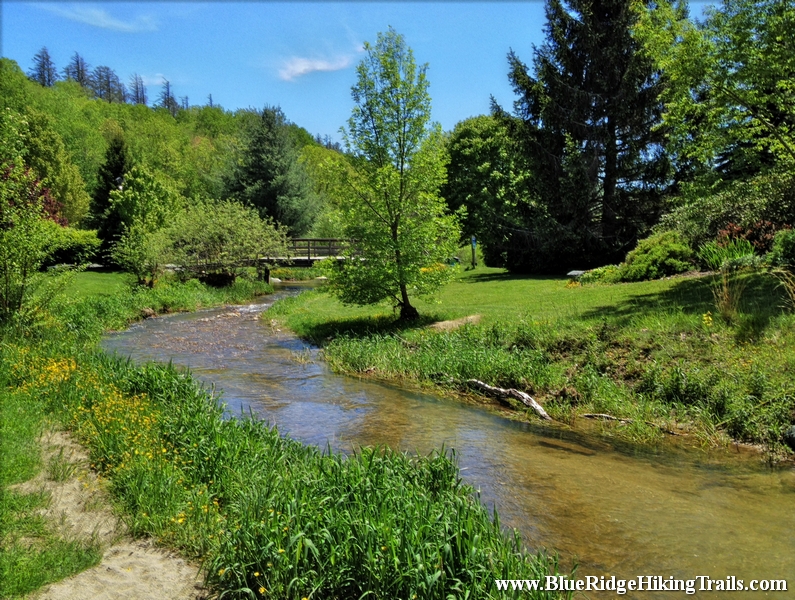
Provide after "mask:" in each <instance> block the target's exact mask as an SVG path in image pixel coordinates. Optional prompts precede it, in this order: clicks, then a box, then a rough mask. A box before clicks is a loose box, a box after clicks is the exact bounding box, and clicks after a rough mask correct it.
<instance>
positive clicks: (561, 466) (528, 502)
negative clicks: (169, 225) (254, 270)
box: [103, 286, 795, 598]
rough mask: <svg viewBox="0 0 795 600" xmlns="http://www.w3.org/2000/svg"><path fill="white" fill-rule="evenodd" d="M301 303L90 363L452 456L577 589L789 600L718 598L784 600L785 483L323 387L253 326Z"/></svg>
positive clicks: (698, 460)
mask: <svg viewBox="0 0 795 600" xmlns="http://www.w3.org/2000/svg"><path fill="white" fill-rule="evenodd" d="M300 289H301V288H300V286H285V287H283V288H282V290H281V291H279V292H277V294H275V295H274V296H270V297H268V298H267V299H266V300H264V301H263V303H261V304H254V305H251V306H244V307H226V308H223V309H215V310H209V311H200V312H196V313H189V314H178V315H170V316H167V317H161V318H156V319H149V320H147V321H143V322H142V323H139V324H136V325H134V326H133V327H131V328H130V329H129V330H127V331H125V332H121V333H117V334H112V335H110V336H108V337H107V338H106V339H105V340H104V342H103V347H104V348H105V349H106V350H108V351H111V352H114V351H115V352H118V353H119V354H120V355H124V356H131V357H132V359H133V360H134V361H135V362H145V361H160V362H166V361H169V360H171V361H173V362H174V363H175V364H177V365H185V366H188V367H190V369H191V370H192V371H193V373H194V375H195V376H197V377H198V378H199V379H201V380H203V381H206V382H208V383H212V384H214V385H215V386H216V387H217V388H219V389H221V390H223V398H224V401H225V402H226V404H227V405H228V408H229V411H230V413H231V414H240V412H241V411H245V412H248V411H249V410H250V411H252V412H253V413H254V414H256V415H258V416H259V417H261V418H263V419H265V420H267V421H269V422H270V423H271V424H275V425H277V426H278V427H279V430H280V431H282V432H283V433H287V434H289V435H290V436H291V437H293V438H295V439H298V440H301V441H303V442H305V443H308V444H315V445H318V446H321V447H324V448H325V447H326V446H327V445H330V446H331V447H332V448H334V449H339V450H350V449H351V448H352V447H356V446H364V445H375V444H387V445H389V446H391V447H393V448H399V449H402V450H407V451H411V452H420V453H427V452H430V451H431V450H432V449H434V448H439V447H441V446H442V445H444V446H445V447H446V448H452V449H455V452H456V455H457V458H458V463H459V465H460V467H461V469H462V471H463V476H464V478H465V479H466V480H467V481H468V482H469V483H471V484H472V485H473V486H475V487H476V488H477V489H478V490H480V493H481V499H482V501H483V502H484V503H486V505H488V506H489V507H492V506H495V507H496V508H497V510H498V512H499V514H500V518H501V521H502V522H503V524H505V525H509V526H511V527H516V528H518V529H519V530H520V531H521V532H522V535H523V537H524V539H525V541H526V543H527V545H528V546H529V547H531V548H540V547H546V548H548V549H551V550H554V551H557V552H558V553H559V554H560V556H561V559H562V562H563V564H564V565H565V566H570V565H571V564H573V563H574V562H576V563H577V564H578V565H579V566H578V575H579V576H585V575H616V576H617V577H621V578H627V579H630V578H636V577H637V576H639V575H660V576H663V577H665V578H666V579H667V578H668V577H669V576H674V577H675V578H677V579H693V578H694V577H696V576H700V575H706V576H709V577H710V578H712V579H725V578H726V577H727V576H735V577H737V578H738V579H743V580H745V581H746V582H747V581H749V580H752V579H758V580H761V579H787V580H788V585H789V590H790V591H789V592H777V593H764V592H756V593H751V592H737V593H734V594H732V597H734V598H742V597H749V598H764V597H771V598H773V597H774V598H787V597H793V598H795V470H793V469H792V468H791V467H785V468H769V467H767V466H765V465H764V463H763V462H762V460H761V458H760V457H759V456H758V455H756V454H753V453H747V452H739V451H737V450H733V451H721V452H710V453H707V452H702V451H697V450H689V449H685V448H676V447H665V448H664V449H657V450H649V449H645V448H639V447H637V446H634V445H630V444H622V443H616V442H610V443H608V442H607V441H606V440H605V439H603V438H600V437H599V436H597V435H593V434H588V433H587V432H572V431H568V430H561V429H556V428H549V427H543V426H540V425H534V424H528V423H519V422H516V421H512V420H510V419H508V418H505V417H502V416H500V415H497V414H491V413H489V412H487V411H485V410H483V409H479V408H477V407H474V406H468V405H466V404H463V403H461V402H457V401H455V400H449V399H445V398H439V397H436V396H433V395H429V394H420V393H415V392H412V391H407V390H404V389H400V388H397V387H394V386H389V385H383V384H378V383H374V382H371V381H367V380H360V379H356V378H351V377H345V376H341V375H336V374H334V373H331V372H330V371H329V370H328V368H327V367H326V366H325V365H324V364H323V362H322V360H320V359H319V358H318V356H317V351H316V350H315V349H311V348H308V347H307V346H306V344H305V343H303V342H302V341H300V340H298V339H297V338H296V337H295V336H293V335H291V334H290V333H288V332H286V331H280V330H278V329H276V328H274V327H273V326H272V325H271V324H270V322H269V321H268V320H267V319H265V320H263V319H260V318H259V317H260V315H259V313H260V312H261V311H262V310H264V309H265V308H266V307H267V306H269V305H270V304H271V303H272V302H273V301H274V300H275V299H277V298H278V297H281V296H283V295H286V294H294V293H297V290H300ZM633 594H634V595H633ZM599 595H604V594H594V596H599ZM720 595H722V594H719V593H708V592H698V593H697V596H696V597H699V598H702V597H704V598H706V597H719V596H720ZM627 597H633V598H644V597H649V598H662V597H669V598H673V597H676V598H679V597H685V594H684V593H682V592H676V593H673V594H671V593H640V592H630V593H628V594H627Z"/></svg>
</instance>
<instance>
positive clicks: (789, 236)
mask: <svg viewBox="0 0 795 600" xmlns="http://www.w3.org/2000/svg"><path fill="white" fill-rule="evenodd" d="M767 259H768V262H770V264H772V265H774V266H777V267H789V268H790V269H793V268H795V230H792V229H782V230H781V231H779V232H778V233H776V237H775V238H774V239H773V248H772V249H771V250H770V253H769V254H768V255H767Z"/></svg>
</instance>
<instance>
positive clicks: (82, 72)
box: [63, 52, 91, 88]
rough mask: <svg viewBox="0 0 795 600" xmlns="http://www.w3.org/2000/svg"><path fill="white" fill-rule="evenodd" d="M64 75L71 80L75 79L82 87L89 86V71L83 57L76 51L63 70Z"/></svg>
mask: <svg viewBox="0 0 795 600" xmlns="http://www.w3.org/2000/svg"><path fill="white" fill-rule="evenodd" d="M63 74H64V77H65V78H66V79H68V80H71V81H76V82H77V83H79V84H80V85H81V86H83V87H84V88H90V87H91V71H90V70H89V65H88V63H87V62H86V61H85V59H84V58H83V57H82V56H80V55H79V54H78V53H77V52H75V53H74V56H72V60H70V61H69V64H68V65H66V67H65V68H64V70H63Z"/></svg>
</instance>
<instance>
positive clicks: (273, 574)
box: [15, 354, 558, 599]
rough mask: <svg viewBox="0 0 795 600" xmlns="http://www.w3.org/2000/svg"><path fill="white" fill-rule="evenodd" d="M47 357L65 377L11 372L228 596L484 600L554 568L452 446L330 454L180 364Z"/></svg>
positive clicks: (137, 511) (135, 513)
mask: <svg viewBox="0 0 795 600" xmlns="http://www.w3.org/2000/svg"><path fill="white" fill-rule="evenodd" d="M48 366H49V367H52V368H50V369H49V371H48V372H53V373H55V372H57V373H58V374H59V375H58V377H57V378H56V377H52V378H50V379H48V380H46V381H41V382H37V380H35V372H36V371H38V369H33V370H29V371H27V372H26V371H25V370H24V369H23V370H21V371H20V373H19V374H18V376H17V379H16V381H15V383H16V384H17V385H18V386H20V387H23V388H24V387H25V386H26V385H27V386H30V387H29V388H28V389H30V390H32V389H33V386H35V388H36V393H37V394H38V395H39V396H40V397H42V398H44V399H45V402H47V403H48V407H49V409H50V410H51V411H53V412H54V413H56V414H58V415H60V417H61V419H63V420H64V421H65V422H66V423H68V424H69V426H70V427H71V428H72V429H73V431H75V432H76V434H77V435H78V437H79V439H80V440H81V441H82V442H83V443H84V444H86V445H87V447H88V448H89V449H90V456H91V461H92V464H93V466H94V468H96V469H98V470H99V471H100V472H102V473H103V474H105V475H106V476H107V477H108V478H109V480H110V481H111V484H112V487H113V491H114V493H115V494H116V495H117V497H118V498H119V500H120V502H121V504H122V506H123V507H124V509H125V514H126V515H127V517H126V518H127V520H128V523H129V525H130V528H131V530H132V531H133V532H135V533H138V534H150V535H154V536H156V537H158V538H159V539H161V540H162V541H164V542H166V543H169V544H171V545H174V546H177V547H180V548H182V549H184V550H185V551H186V552H187V553H188V554H191V555H194V556H198V557H202V558H203V559H204V565H205V569H206V572H207V581H208V583H209V584H210V585H211V586H212V587H213V588H215V589H216V590H218V591H219V592H223V593H225V594H226V597H239V598H271V597H273V598H285V597H287V598H304V597H305V598H354V597H355V598H358V597H363V596H369V597H373V598H413V597H416V598H440V599H441V598H448V597H449V596H450V595H451V594H452V595H455V596H461V597H469V598H488V597H493V596H494V595H495V594H496V591H495V590H494V589H493V587H494V582H493V580H494V579H495V578H501V579H502V578H523V579H535V578H540V577H543V576H545V575H546V574H548V573H550V574H551V573H554V572H555V569H556V565H555V562H554V560H552V559H550V558H548V557H546V556H544V555H535V554H529V553H528V552H527V551H526V550H524V549H523V547H522V545H521V541H520V540H519V539H518V537H517V536H516V535H515V534H511V535H506V534H505V533H504V532H503V531H502V529H501V526H500V523H499V519H498V518H496V516H495V518H492V516H491V515H490V514H489V512H488V511H487V510H486V509H485V507H484V506H483V505H482V504H480V502H479V501H478V498H477V495H476V494H475V492H474V490H473V489H472V488H471V487H469V486H467V485H465V484H464V483H463V482H462V481H461V479H460V476H459V473H458V469H457V467H456V465H455V462H454V459H453V458H452V457H450V456H447V455H445V453H444V452H443V451H440V452H437V453H434V454H432V455H429V456H420V457H416V456H409V455H407V454H402V453H397V452H393V451H391V450H389V449H388V448H368V449H363V450H362V451H360V452H358V453H355V454H351V455H347V456H345V455H342V454H336V453H332V452H322V451H321V450H319V449H317V448H314V447H309V446H305V445H303V444H300V443H299V442H296V441H293V440H290V439H289V438H286V437H283V436H281V435H280V434H279V432H278V431H277V430H276V429H275V428H271V427H268V426H266V425H265V424H263V423H262V422H260V421H258V420H256V419H254V418H252V417H250V416H241V417H240V418H238V419H227V418H224V409H223V406H222V405H221V404H220V403H219V402H218V399H217V398H214V397H212V395H211V394H209V393H208V392H207V390H204V389H202V388H201V387H200V386H199V385H198V384H197V383H196V382H194V381H193V380H192V379H191V377H190V376H189V375H188V374H186V373H184V372H178V371H176V370H174V369H173V368H171V367H169V366H158V365H148V366H144V367H136V366H134V365H132V364H130V363H129V362H125V361H121V360H119V359H117V358H111V357H108V356H106V355H103V354H92V355H90V356H87V357H85V358H83V359H81V360H80V361H74V362H62V363H59V364H58V365H57V366H54V363H48V364H47V365H46V366H45V370H47V368H48ZM536 597H538V598H547V597H549V598H552V597H558V596H557V594H552V593H550V594H542V593H539V594H538V595H537V596H536Z"/></svg>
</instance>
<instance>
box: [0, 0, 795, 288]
mask: <svg viewBox="0 0 795 600" xmlns="http://www.w3.org/2000/svg"><path fill="white" fill-rule="evenodd" d="M546 13H547V24H546V27H545V35H546V39H545V42H544V43H543V44H541V45H540V46H538V47H536V48H535V51H534V53H533V55H532V56H524V57H520V56H518V55H517V54H516V53H514V52H513V51H512V50H510V49H508V48H506V52H508V60H507V66H506V77H507V78H508V79H509V81H510V82H511V84H512V86H513V87H514V89H515V91H516V94H517V96H516V100H515V102H514V106H513V107H510V108H509V107H503V106H500V105H498V104H497V103H496V101H494V102H493V106H492V112H491V114H490V115H480V116H475V117H472V118H469V119H466V120H464V121H462V122H460V123H459V124H458V125H457V126H456V127H455V128H454V130H453V131H452V132H449V133H447V134H446V147H447V154H448V166H447V182H446V184H445V185H444V186H443V187H442V190H441V194H442V196H443V197H444V198H445V199H446V200H447V204H448V206H449V208H450V209H451V210H457V209H460V208H462V207H463V208H464V209H465V211H466V212H465V213H464V212H462V213H460V214H461V217H462V225H463V236H464V239H467V238H469V236H471V235H475V236H476V237H477V239H478V240H479V242H480V245H481V248H482V249H483V253H484V256H485V259H486V262H487V263H488V264H489V265H490V266H504V267H507V268H508V269H509V270H511V271H514V272H526V273H540V272H550V273H565V272H566V271H568V270H570V269H575V268H593V267H599V266H601V265H605V264H609V263H619V262H621V261H622V260H623V259H624V258H625V256H626V255H627V253H628V252H629V251H631V250H633V248H635V247H636V245H637V244H638V242H639V241H640V240H643V239H644V238H647V237H648V236H650V235H651V234H652V233H655V232H657V233H658V234H659V232H670V233H668V234H667V236H664V237H663V238H660V239H664V240H667V241H666V242H657V241H652V242H649V244H651V246H652V247H655V248H657V247H661V249H660V250H659V251H660V252H662V253H663V254H664V255H665V256H666V257H667V259H671V260H669V263H670V264H669V265H668V266H667V267H664V268H663V269H662V271H659V270H655V269H652V270H651V272H645V273H640V274H635V275H632V276H631V277H630V278H633V277H634V278H645V277H653V276H659V275H660V274H666V273H668V274H670V271H677V270H683V269H687V268H691V267H693V266H698V265H697V264H696V263H698V260H696V261H695V262H694V261H693V258H692V257H693V256H696V257H697V256H698V254H697V253H698V252H699V249H700V248H701V247H702V246H703V245H704V244H706V243H709V242H713V241H715V242H716V243H718V245H720V246H725V244H726V243H728V242H730V241H732V240H737V239H745V240H748V241H749V242H750V243H751V244H752V245H753V247H754V252H755V254H756V255H763V254H765V253H766V252H769V251H770V250H771V248H772V246H773V240H774V238H775V236H776V234H777V232H778V231H782V230H784V231H786V230H789V229H790V226H791V225H792V224H793V222H795V182H793V178H792V175H791V168H792V165H793V162H794V161H795V140H793V126H794V125H795V86H793V83H792V82H793V74H795V62H794V61H795V58H793V57H795V41H793V37H792V35H791V34H790V32H791V31H792V30H794V29H795V9H794V8H793V7H792V6H791V5H790V4H789V3H785V2H777V1H775V0H764V1H762V2H753V1H751V0H726V1H725V2H724V3H722V4H720V5H718V6H717V7H715V8H711V9H709V11H708V12H707V15H706V17H705V19H704V20H703V21H702V22H698V21H696V20H694V19H692V18H691V17H690V16H689V14H688V10H687V5H686V3H669V2H655V3H649V2H633V1H631V0H598V1H594V0H566V1H564V0H549V1H548V2H547V6H546ZM31 65H32V66H31V67H30V69H29V71H28V72H27V74H26V73H24V72H23V70H22V69H21V68H20V67H19V66H18V65H17V64H16V63H15V62H13V61H11V60H8V59H3V60H2V63H0V88H2V89H1V90H0V106H1V107H2V109H3V117H2V131H3V133H2V135H3V139H4V148H3V152H4V156H3V159H4V161H6V162H8V161H9V160H11V158H12V157H17V158H19V159H20V160H21V161H22V163H23V164H24V166H25V168H28V169H29V170H30V174H31V176H32V177H33V178H34V179H35V181H36V182H38V184H37V185H39V186H40V187H41V189H42V190H47V194H48V198H49V200H48V201H51V204H52V207H51V210H50V212H52V213H53V216H54V217H57V219H58V220H59V222H60V223H61V224H64V223H68V224H69V225H70V226H71V227H72V228H79V229H82V230H91V231H96V232H97V234H98V236H99V240H100V241H99V242H94V246H97V244H99V251H98V253H95V254H94V257H95V259H96V260H100V261H102V262H111V263H112V262H115V263H117V264H120V265H122V266H125V267H126V268H132V265H131V260H132V262H136V261H137V262H138V263H140V262H141V261H142V260H143V259H142V258H141V256H140V255H141V252H140V251H139V256H138V258H136V259H134V260H133V259H129V256H128V257H127V259H125V258H124V257H123V256H121V255H120V251H117V252H116V254H115V255H114V254H113V249H114V247H115V246H116V245H117V244H118V242H119V241H120V240H121V239H122V238H123V237H124V235H125V232H128V233H129V232H132V231H133V229H134V228H133V226H134V225H135V226H136V227H138V229H139V234H141V235H143V232H145V233H146V235H147V236H151V234H153V233H155V232H156V231H160V230H161V229H163V228H164V227H165V225H166V224H168V223H171V222H173V220H174V219H175V218H176V215H178V214H182V212H183V211H184V210H185V209H186V208H187V207H189V206H195V205H197V204H199V203H204V204H202V205H205V206H206V205H207V204H206V202H207V201H227V200H231V201H236V202H238V203H240V204H241V205H242V206H244V207H247V208H248V209H253V210H254V211H255V212H256V213H257V215H258V216H259V217H261V218H263V219H266V220H270V221H269V222H272V224H273V225H274V226H278V227H280V228H281V229H280V231H281V233H282V234H284V233H287V234H288V235H293V236H300V235H314V236H319V237H326V236H327V237H339V236H342V235H343V234H344V230H343V226H342V223H341V218H342V216H341V213H340V210H339V206H340V202H341V201H343V202H344V200H345V199H346V198H347V197H348V196H351V195H352V192H351V189H347V188H346V185H345V177H344V176H341V175H340V174H341V173H342V174H344V173H345V172H346V169H349V168H350V165H352V164H353V163H355V162H356V161H355V160H354V155H353V153H350V154H344V153H342V152H341V149H340V146H339V144H336V143H331V142H330V141H329V139H328V138H326V140H325V143H323V140H321V139H320V137H319V136H317V138H313V137H312V135H311V134H309V133H308V132H307V131H306V130H304V129H303V128H301V127H300V126H299V125H296V124H294V123H291V122H290V121H289V120H288V118H287V116H286V115H285V112H283V111H282V109H281V108H279V107H273V106H269V105H267V99H263V108H261V109H259V108H257V109H252V108H248V109H236V110H234V111H229V110H225V109H223V108H221V107H219V106H217V105H213V102H212V97H211V96H209V97H208V99H207V103H206V104H205V105H204V106H196V105H190V104H189V102H188V98H187V97H181V98H179V99H178V98H177V96H175V91H174V89H173V87H172V86H171V84H170V83H169V82H168V81H164V82H163V84H162V88H161V90H160V93H159V95H158V98H156V99H153V100H152V101H151V103H150V104H151V106H150V104H148V102H149V100H150V99H149V98H148V97H147V91H146V87H145V86H144V85H143V81H142V79H141V77H140V76H139V75H137V74H132V75H131V76H130V79H129V86H125V84H124V83H122V81H121V79H120V78H119V76H118V75H117V74H116V73H115V72H114V71H113V70H112V69H111V68H110V67H107V66H98V67H95V68H93V69H92V67H91V66H90V65H89V64H88V63H87V62H86V60H85V59H84V58H83V57H82V56H81V55H80V54H78V53H75V54H74V55H73V56H72V57H71V58H70V59H69V61H68V63H67V64H66V65H65V66H63V67H62V68H58V66H57V65H55V64H54V62H53V59H52V58H51V57H50V55H49V53H48V51H47V49H46V48H42V50H41V51H40V52H39V53H38V54H36V56H35V57H33V58H32V60H31ZM348 150H350V148H349V149H348ZM19 162H20V161H19V160H18V161H17V163H19ZM345 165H348V166H345ZM9 176H10V175H9V174H8V173H7V174H6V175H4V177H6V178H7V177H9ZM125 190H126V191H125ZM135 190H137V192H135V193H137V194H138V196H135V197H134V198H133V196H134V193H133V192H134V191H135ZM147 194H148V195H149V196H150V197H151V198H152V200H151V201H147V200H145V198H146V197H147ZM122 196H126V199H125V200H123V199H122ZM147 202H149V204H147ZM133 205H134V206H135V207H137V208H131V207H133ZM125 206H126V208H125ZM147 206H148V208H147ZM152 211H154V213H157V214H155V215H154V216H152V215H153V214H154V213H152ZM149 213H152V214H149ZM251 214H253V213H251ZM144 222H147V223H148V224H146V225H145V224H144ZM136 223H137V225H136ZM67 237H70V239H72V240H73V241H72V247H73V250H74V249H76V248H78V247H79V248H80V249H81V252H82V254H80V253H78V254H79V256H74V252H72V255H70V254H69V252H62V253H61V254H59V255H58V256H59V259H62V260H66V261H69V262H75V259H76V258H81V257H84V256H87V251H85V250H86V248H85V246H86V245H89V246H90V245H91V244H90V241H91V239H92V238H91V234H88V233H81V234H77V233H74V232H72V233H70V234H69V235H68V236H67ZM128 237H130V239H128V240H127V241H131V239H132V237H134V236H132V235H131V236H128ZM139 237H140V236H139ZM652 239H653V240H657V239H658V237H655V238H652ZM75 240H77V241H75ZM78 242H79V243H78ZM64 243H65V242H64ZM154 243H155V242H154V240H152V239H148V244H149V246H151V245H153V244H154ZM67 245H68V244H67ZM647 245H648V244H647ZM92 248H93V247H92ZM93 249H96V248H93ZM139 250H140V249H139ZM75 251H76V250H75ZM127 254H128V255H129V252H128V253H127ZM683 257H684V258H683ZM688 257H689V258H688ZM667 259H666V260H667ZM700 264H701V266H706V263H704V262H703V261H701V263H700ZM138 266H140V264H139V265H138ZM150 266H151V265H150ZM149 270H151V269H149ZM658 271H659V272H658Z"/></svg>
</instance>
